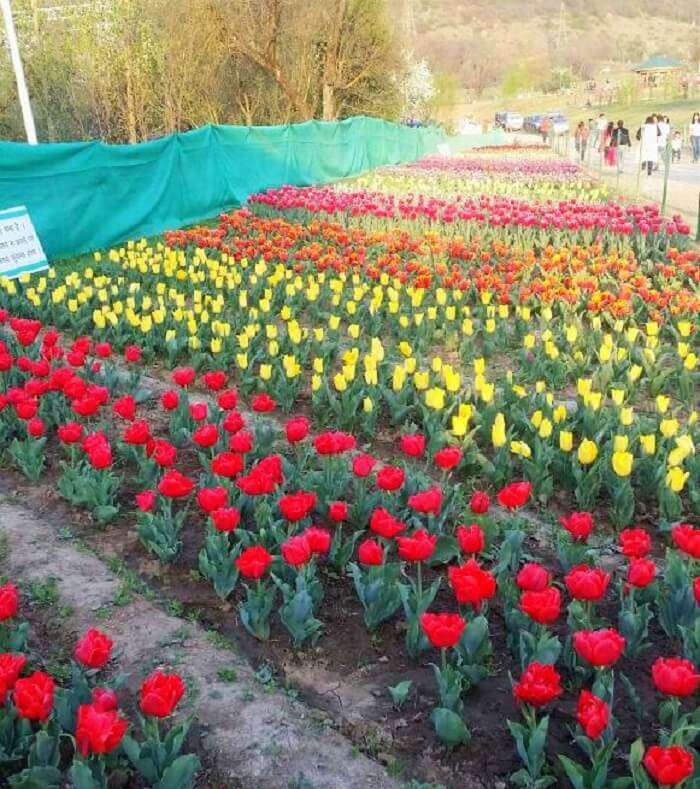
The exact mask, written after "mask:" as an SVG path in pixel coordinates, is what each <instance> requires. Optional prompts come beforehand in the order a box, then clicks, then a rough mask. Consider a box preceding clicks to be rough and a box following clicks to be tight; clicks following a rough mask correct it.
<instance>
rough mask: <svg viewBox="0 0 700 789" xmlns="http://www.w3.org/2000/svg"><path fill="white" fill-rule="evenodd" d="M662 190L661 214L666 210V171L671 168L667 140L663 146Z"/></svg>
mask: <svg viewBox="0 0 700 789" xmlns="http://www.w3.org/2000/svg"><path fill="white" fill-rule="evenodd" d="M664 160H665V161H664V191H663V194H662V195H661V216H663V215H664V214H665V212H666V193H667V191H668V173H669V170H670V169H671V142H670V140H668V141H667V142H666V147H665V148H664Z"/></svg>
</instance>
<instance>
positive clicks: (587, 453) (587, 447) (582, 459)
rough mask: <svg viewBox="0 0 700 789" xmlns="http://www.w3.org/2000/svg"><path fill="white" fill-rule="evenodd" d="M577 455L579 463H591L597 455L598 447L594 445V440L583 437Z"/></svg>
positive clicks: (587, 464) (585, 464)
mask: <svg viewBox="0 0 700 789" xmlns="http://www.w3.org/2000/svg"><path fill="white" fill-rule="evenodd" d="M577 457H578V460H579V463H581V464H582V465H584V466H589V465H590V464H591V463H593V461H594V460H595V459H596V458H597V457H598V447H597V446H596V443H595V441H591V440H590V439H588V438H584V439H583V441H582V442H581V443H580V444H579V448H578V452H577Z"/></svg>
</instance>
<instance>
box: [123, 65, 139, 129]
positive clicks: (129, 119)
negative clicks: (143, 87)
mask: <svg viewBox="0 0 700 789" xmlns="http://www.w3.org/2000/svg"><path fill="white" fill-rule="evenodd" d="M126 127H127V133H128V135H129V142H132V143H133V142H137V141H138V137H137V134H136V105H135V101H134V84H133V80H132V76H131V65H130V63H129V59H128V58H127V60H126Z"/></svg>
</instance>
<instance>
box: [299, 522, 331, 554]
mask: <svg viewBox="0 0 700 789" xmlns="http://www.w3.org/2000/svg"><path fill="white" fill-rule="evenodd" d="M303 536H304V537H306V541H307V542H308V543H309V548H311V553H315V554H319V555H323V554H324V553H328V551H329V550H330V547H331V533H330V532H329V531H328V529H320V528H318V527H317V526H309V527H308V528H307V529H305V530H304V534H303Z"/></svg>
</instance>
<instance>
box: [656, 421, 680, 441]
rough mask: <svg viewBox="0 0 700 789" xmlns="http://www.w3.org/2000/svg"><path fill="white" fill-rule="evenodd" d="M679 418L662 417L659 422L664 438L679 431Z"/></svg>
mask: <svg viewBox="0 0 700 789" xmlns="http://www.w3.org/2000/svg"><path fill="white" fill-rule="evenodd" d="M678 428H679V425H678V420H677V419H662V420H661V422H660V424H659V430H660V431H661V435H662V436H664V438H671V437H672V436H675V435H676V433H677V432H678Z"/></svg>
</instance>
